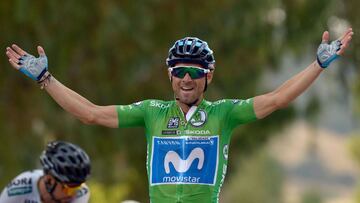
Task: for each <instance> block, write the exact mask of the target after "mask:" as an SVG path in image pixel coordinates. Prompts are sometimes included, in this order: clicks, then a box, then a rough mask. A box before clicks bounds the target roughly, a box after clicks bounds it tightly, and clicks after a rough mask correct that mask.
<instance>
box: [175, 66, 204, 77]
mask: <svg viewBox="0 0 360 203" xmlns="http://www.w3.org/2000/svg"><path fill="white" fill-rule="evenodd" d="M169 70H170V72H171V75H172V76H175V77H177V78H184V77H185V75H186V74H189V76H190V77H191V78H192V79H199V78H203V77H205V75H206V74H207V73H209V72H210V70H209V69H204V68H199V67H193V66H176V67H173V68H169Z"/></svg>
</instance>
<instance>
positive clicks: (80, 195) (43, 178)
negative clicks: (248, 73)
mask: <svg viewBox="0 0 360 203" xmlns="http://www.w3.org/2000/svg"><path fill="white" fill-rule="evenodd" d="M40 162H41V165H42V169H37V170H32V171H26V172H23V173H21V174H20V175H18V176H17V177H16V178H14V179H13V180H12V181H11V182H10V183H9V184H8V185H7V186H6V187H5V188H4V190H3V191H2V193H1V196H0V203H87V202H88V200H89V197H90V191H89V189H88V187H87V186H86V184H85V181H86V179H87V178H88V176H89V174H90V159H89V157H88V155H87V154H86V153H85V152H84V151H83V150H82V149H81V148H80V147H79V146H76V145H74V144H71V143H68V142H62V141H54V142H50V143H49V144H48V145H47V146H46V149H45V150H44V151H43V153H42V155H41V156H40Z"/></svg>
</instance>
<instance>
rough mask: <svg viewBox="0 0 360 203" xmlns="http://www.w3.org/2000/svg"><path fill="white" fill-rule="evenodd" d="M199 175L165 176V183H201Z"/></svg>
mask: <svg viewBox="0 0 360 203" xmlns="http://www.w3.org/2000/svg"><path fill="white" fill-rule="evenodd" d="M199 180H200V178H199V177H193V176H165V177H163V182H164V183H199Z"/></svg>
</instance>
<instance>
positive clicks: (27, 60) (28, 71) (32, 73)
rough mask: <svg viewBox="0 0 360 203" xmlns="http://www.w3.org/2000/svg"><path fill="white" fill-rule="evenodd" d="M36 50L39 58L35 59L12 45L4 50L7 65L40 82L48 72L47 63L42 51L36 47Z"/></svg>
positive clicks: (39, 47)
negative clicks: (7, 60)
mask: <svg viewBox="0 0 360 203" xmlns="http://www.w3.org/2000/svg"><path fill="white" fill-rule="evenodd" d="M37 50H38V53H39V55H40V56H39V57H38V58H35V57H34V56H33V55H31V54H28V53H27V52H26V51H24V50H22V49H21V48H20V47H18V46H17V45H16V44H13V45H12V46H11V47H7V48H6V55H7V56H8V58H9V63H10V64H11V65H12V66H13V67H14V68H15V69H16V70H19V71H21V72H22V73H24V74H25V75H26V76H28V77H30V78H31V79H33V80H35V81H37V82H41V81H42V78H43V77H44V75H46V74H45V73H46V72H47V71H48V61H47V57H46V55H45V51H44V49H43V48H42V47H41V46H38V47H37Z"/></svg>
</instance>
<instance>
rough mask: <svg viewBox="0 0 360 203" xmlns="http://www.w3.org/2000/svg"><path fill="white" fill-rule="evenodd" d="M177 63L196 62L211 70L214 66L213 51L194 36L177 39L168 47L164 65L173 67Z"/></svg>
mask: <svg viewBox="0 0 360 203" xmlns="http://www.w3.org/2000/svg"><path fill="white" fill-rule="evenodd" d="M177 63H196V64H199V65H201V66H202V67H203V68H206V69H211V70H213V69H214V68H215V58H214V55H213V51H212V50H211V49H210V48H209V46H208V44H207V43H206V42H205V41H202V40H200V39H199V38H196V37H185V38H184V39H180V40H177V41H176V42H175V44H174V45H173V46H172V47H171V48H170V49H169V56H168V58H167V59H166V65H167V66H169V67H173V66H175V65H176V64H177Z"/></svg>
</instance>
